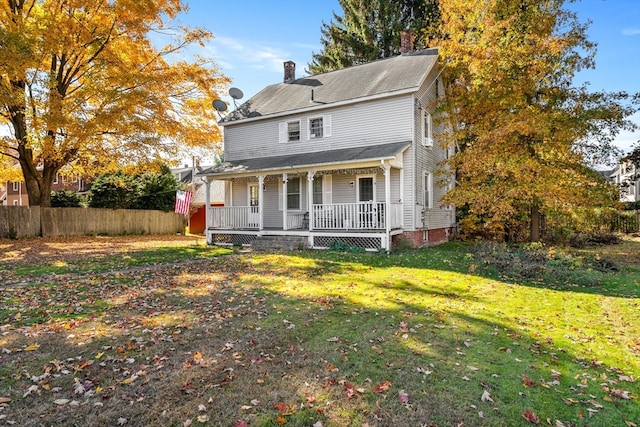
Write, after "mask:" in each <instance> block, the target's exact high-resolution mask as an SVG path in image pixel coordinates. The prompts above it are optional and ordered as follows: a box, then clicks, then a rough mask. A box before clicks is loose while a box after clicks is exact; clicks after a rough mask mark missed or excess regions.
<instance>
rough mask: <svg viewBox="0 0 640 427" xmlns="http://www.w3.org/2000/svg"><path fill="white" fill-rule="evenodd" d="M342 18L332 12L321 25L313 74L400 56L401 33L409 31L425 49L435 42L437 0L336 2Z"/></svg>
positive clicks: (312, 64) (314, 57)
mask: <svg viewBox="0 0 640 427" xmlns="http://www.w3.org/2000/svg"><path fill="white" fill-rule="evenodd" d="M339 3H340V6H341V7H342V10H343V12H344V16H340V15H338V14H336V13H335V12H334V14H333V20H332V21H331V22H330V23H328V24H327V23H325V22H323V23H322V29H321V31H322V38H321V40H320V41H321V43H322V50H321V51H320V52H319V53H314V54H313V60H312V62H311V63H310V64H309V72H310V73H312V74H319V73H325V72H328V71H333V70H338V69H341V68H345V67H349V66H351V65H356V64H362V63H366V62H371V61H374V60H376V59H381V58H388V57H390V56H395V55H398V54H399V53H400V32H401V31H403V30H407V29H410V30H412V32H413V34H414V37H415V39H414V46H415V47H416V48H418V49H419V48H424V47H428V46H429V45H430V42H431V41H432V40H433V39H434V35H435V31H434V29H435V28H436V27H437V25H436V24H437V23H438V22H439V19H440V18H439V17H440V14H439V9H438V2H437V0H339Z"/></svg>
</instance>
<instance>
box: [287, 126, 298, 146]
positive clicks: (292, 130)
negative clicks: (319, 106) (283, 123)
mask: <svg viewBox="0 0 640 427" xmlns="http://www.w3.org/2000/svg"><path fill="white" fill-rule="evenodd" d="M287 131H288V135H289V141H300V122H289V123H287Z"/></svg>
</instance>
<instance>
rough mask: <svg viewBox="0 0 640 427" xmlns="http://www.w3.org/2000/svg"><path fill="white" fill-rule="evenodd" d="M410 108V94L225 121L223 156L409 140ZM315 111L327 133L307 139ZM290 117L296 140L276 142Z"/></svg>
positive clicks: (234, 156)
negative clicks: (297, 134)
mask: <svg viewBox="0 0 640 427" xmlns="http://www.w3.org/2000/svg"><path fill="white" fill-rule="evenodd" d="M412 111H413V103H412V97H411V96H410V95H405V96H397V97H393V98H386V99H382V100H376V101H369V102H361V103H358V104H353V105H349V106H342V107H336V108H327V109H326V110H322V112H321V114H320V112H308V113H305V114H294V115H291V116H283V117H277V118H273V119H268V118H265V119H263V120H257V121H255V122H246V123H243V124H241V125H235V126H234V125H227V126H225V129H224V153H225V154H224V156H225V159H226V160H230V161H232V160H241V159H247V158H255V157H265V156H266V155H268V156H279V155H287V154H299V153H308V152H320V151H326V150H337V149H342V148H351V147H356V146H363V145H374V144H387V143H390V142H401V141H410V140H411V139H412V138H413V119H412V114H413V113H412ZM319 114H320V115H322V116H323V117H326V118H325V119H324V121H325V122H330V129H329V128H328V127H327V126H325V132H326V133H327V134H328V135H327V136H325V137H323V138H313V139H307V137H306V135H308V126H309V118H312V117H318V115H319ZM292 120H300V141H296V142H279V141H280V138H281V135H283V132H285V128H286V126H284V125H283V123H285V122H287V121H292Z"/></svg>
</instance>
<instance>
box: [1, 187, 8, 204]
mask: <svg viewBox="0 0 640 427" xmlns="http://www.w3.org/2000/svg"><path fill="white" fill-rule="evenodd" d="M6 204H7V190H5V189H4V187H0V206H2V205H6Z"/></svg>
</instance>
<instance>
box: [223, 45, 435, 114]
mask: <svg viewBox="0 0 640 427" xmlns="http://www.w3.org/2000/svg"><path fill="white" fill-rule="evenodd" d="M437 59H438V49H437V48H432V49H425V50H421V51H416V52H412V53H409V54H404V55H400V56H396V57H393V58H387V59H381V60H378V61H374V62H369V63H367V64H361V65H355V66H352V67H348V68H343V69H341V70H337V71H332V72H329V73H324V74H317V75H314V76H308V77H302V78H299V79H296V80H294V81H293V82H291V83H278V84H274V85H270V86H267V87H266V88H264V89H263V90H261V91H260V92H258V93H257V94H256V95H255V96H253V97H252V98H251V99H249V100H248V101H247V102H245V103H244V104H242V105H241V106H239V107H238V108H237V109H236V110H235V111H233V112H231V113H230V114H229V115H228V116H227V117H225V118H224V119H223V120H222V121H221V123H222V124H228V123H230V122H234V121H236V120H241V119H243V118H246V117H255V116H266V115H271V114H277V113H283V112H287V111H294V110H299V109H303V108H309V107H313V106H318V105H323V104H333V103H336V102H343V101H349V100H357V99H361V98H366V97H370V96H374V95H380V94H385V93H389V94H391V93H394V92H399V91H403V90H410V89H417V88H418V87H419V86H420V84H421V83H422V82H423V81H424V79H425V78H426V77H427V74H428V73H429V71H430V70H431V68H432V67H433V66H434V64H435V63H436V61H437ZM312 90H313V99H314V101H313V102H312V101H311V91H312Z"/></svg>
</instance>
